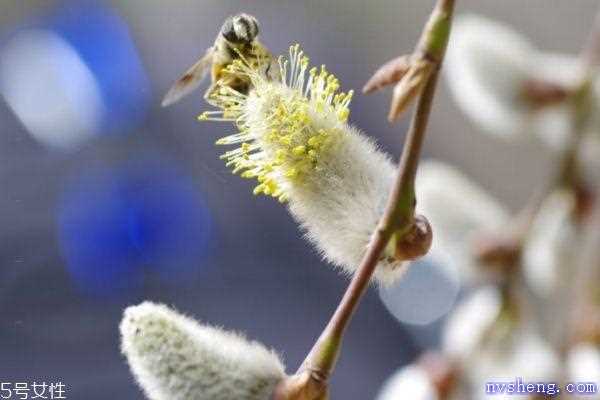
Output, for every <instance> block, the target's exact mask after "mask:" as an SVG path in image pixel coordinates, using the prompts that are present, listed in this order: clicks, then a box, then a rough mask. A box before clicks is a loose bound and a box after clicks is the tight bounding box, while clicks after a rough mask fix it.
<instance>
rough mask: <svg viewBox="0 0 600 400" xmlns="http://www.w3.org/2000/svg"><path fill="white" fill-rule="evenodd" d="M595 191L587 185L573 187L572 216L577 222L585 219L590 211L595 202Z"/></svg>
mask: <svg viewBox="0 0 600 400" xmlns="http://www.w3.org/2000/svg"><path fill="white" fill-rule="evenodd" d="M595 197H596V196H595V193H593V191H592V190H590V189H589V188H587V187H584V186H581V185H579V186H577V187H576V188H575V209H574V210H573V212H574V216H575V218H576V219H577V221H578V222H583V221H585V220H586V219H587V218H588V217H589V216H590V215H591V213H592V210H593V208H594V204H595V200H596V199H595Z"/></svg>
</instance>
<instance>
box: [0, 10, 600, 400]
mask: <svg viewBox="0 0 600 400" xmlns="http://www.w3.org/2000/svg"><path fill="white" fill-rule="evenodd" d="M58 4H59V3H58V2H55V1H45V0H44V1H42V0H40V1H30V0H18V1H16V0H13V1H11V0H4V1H2V2H1V3H0V34H7V33H8V32H10V31H11V29H13V27H14V26H16V25H18V24H19V23H20V21H22V20H24V19H26V18H30V17H31V16H32V15H36V14H43V13H44V12H46V11H48V10H50V9H52V8H53V7H56V6H57V5H58ZM112 4H113V6H114V7H115V8H116V10H117V11H118V12H120V13H121V15H122V16H123V17H124V19H125V20H126V22H127V23H128V25H129V29H130V31H131V34H132V35H133V37H134V40H135V42H136V44H137V46H138V49H139V51H140V53H141V56H142V59H143V62H144V64H145V67H146V69H147V72H148V75H149V77H150V81H151V84H152V91H153V95H154V97H153V99H154V104H153V105H152V109H151V112H150V114H149V117H148V118H147V119H146V120H145V121H144V125H143V126H142V127H140V128H138V129H137V132H136V134H135V135H133V136H128V137H125V138H123V139H119V140H116V141H115V140H111V141H108V140H103V139H99V140H97V141H94V142H92V143H91V144H88V145H86V146H85V147H84V148H83V149H81V150H80V151H78V152H76V153H74V154H69V155H64V154H57V153H54V152H49V151H47V150H45V149H44V148H43V147H41V146H40V145H38V144H37V143H36V142H34V141H33V140H32V139H30V137H29V136H28V135H27V133H26V131H25V130H24V128H23V127H22V126H21V125H20V124H19V122H18V120H16V119H15V117H14V115H13V114H12V113H11V112H10V110H9V109H8V108H7V107H6V105H5V104H4V103H1V102H0V133H1V134H0V182H1V187H2V190H1V191H0V381H8V382H14V381H32V380H47V381H52V380H61V381H63V382H64V383H66V384H67V386H68V391H67V395H68V398H70V399H86V400H95V399H107V398H110V399H141V398H142V395H141V393H140V391H139V390H138V389H137V388H136V386H135V385H134V383H133V381H132V378H131V376H130V374H129V372H128V369H127V367H126V365H125V363H124V361H123V360H122V358H121V356H120V354H119V350H118V331H117V325H118V322H119V319H120V315H121V311H122V309H123V308H124V307H125V306H126V305H128V304H134V303H136V302H139V301H141V300H144V299H152V300H154V301H161V302H165V303H169V304H173V305H175V306H176V307H177V308H179V309H180V310H183V311H185V312H187V313H190V314H193V315H195V316H196V317H198V318H200V319H202V320H204V321H210V322H211V323H215V324H219V325H223V326H225V327H228V328H231V329H236V330H241V331H244V332H246V333H247V334H248V335H249V336H250V337H252V338H256V339H258V340H260V341H262V342H263V343H266V344H268V345H270V346H272V347H274V348H275V349H277V350H278V351H280V352H281V353H282V355H283V357H284V358H285V361H286V364H287V365H288V368H289V370H290V371H293V370H294V369H295V368H296V367H297V366H298V364H299V363H300V362H301V361H302V359H303V357H304V355H305V353H306V352H307V351H308V350H309V348H310V346H311V344H312V342H313V340H314V339H315V338H316V336H317V335H318V334H319V332H320V329H321V328H322V327H323V325H324V324H325V322H326V320H327V318H328V317H329V315H330V313H331V312H332V310H333V309H334V307H335V305H336V303H337V301H338V299H339V298H340V296H341V294H342V293H343V290H344V287H345V285H346V284H347V281H346V279H345V278H342V277H340V276H339V275H338V274H336V273H335V272H334V271H333V270H332V269H331V268H330V267H328V266H327V265H325V263H324V262H322V261H321V260H319V258H318V256H317V255H316V254H315V253H314V252H313V251H312V250H311V249H310V248H309V246H308V245H307V244H306V243H305V242H304V241H303V240H301V234H300V232H299V231H298V229H297V227H296V225H295V224H294V223H293V222H292V221H291V218H290V217H289V215H288V214H287V213H286V211H285V209H284V208H283V207H281V206H280V205H279V204H278V203H276V202H274V201H272V200H270V199H267V198H254V197H253V196H251V195H250V193H249V185H248V183H247V182H245V181H242V180H241V179H239V178H237V177H233V176H231V175H230V173H229V172H228V171H227V169H226V168H225V167H224V165H223V163H222V162H221V161H220V160H219V159H218V151H217V150H215V148H214V146H213V143H214V140H215V138H216V137H218V136H219V134H220V133H222V131H221V130H220V129H221V127H218V126H214V125H207V124H199V123H197V122H196V120H195V116H196V115H197V114H198V112H199V111H200V110H201V109H203V108H204V105H203V103H202V101H201V96H200V94H197V95H194V96H192V97H191V98H189V99H186V100H185V101H184V102H182V103H181V104H178V105H177V106H175V107H172V108H169V109H166V110H165V109H161V108H159V106H158V103H159V99H160V95H161V94H162V93H163V92H164V91H165V90H166V89H167V88H168V86H169V85H170V83H171V81H172V80H173V79H174V78H175V77H176V76H177V75H178V74H179V73H181V72H182V70H183V69H184V68H185V67H186V66H187V65H189V64H191V62H193V61H194V60H195V58H196V57H197V56H199V55H200V54H201V53H202V52H203V50H204V48H206V47H207V46H208V45H210V44H211V42H212V40H213V38H214V36H215V32H216V30H217V29H218V27H219V25H220V21H222V20H223V19H224V17H225V16H227V15H229V14H232V13H236V12H239V11H246V12H249V13H252V14H254V15H256V16H257V17H258V18H259V20H260V21H261V22H262V32H263V33H262V39H263V41H264V42H265V43H266V44H267V45H268V46H269V47H270V48H271V49H272V50H273V51H274V52H275V53H281V52H283V51H285V49H286V48H287V46H288V45H289V44H290V43H293V42H299V43H301V44H302V45H303V47H304V48H305V50H306V51H307V52H308V54H309V55H310V56H311V59H312V60H314V62H315V63H319V64H320V63H324V64H327V65H328V67H329V69H330V70H332V71H334V72H335V73H336V75H337V76H338V77H339V78H340V80H341V82H342V84H343V87H345V88H360V87H361V86H362V84H363V83H364V82H365V80H366V79H367V78H368V77H369V74H370V72H372V71H373V70H374V69H375V68H376V67H377V66H378V64H380V63H381V62H383V61H386V60H387V59H389V58H391V57H393V56H395V55H397V54H400V53H405V52H409V51H410V50H411V48H412V46H413V45H414V43H415V40H416V39H417V38H418V35H419V32H420V27H421V25H422V23H423V22H424V20H425V18H426V16H427V14H428V12H429V11H430V9H431V7H432V5H433V1H418V0H394V1H391V0H389V1H388V0H371V1H358V0H338V1H317V0H315V1H292V0H287V1H274V0H273V1H266V0H265V1H252V2H249V1H223V0H219V1H217V0H214V1H207V0H203V1H200V0H176V1H160V0H128V1H114V2H112ZM596 6H597V2H596V1H591V0H570V1H566V0H562V1H559V0H527V1H517V0H503V1H496V0H487V1H476V0H470V1H466V0H465V1H460V0H459V1H458V12H465V11H470V12H477V13H482V14H484V15H487V16H491V17H494V18H496V19H498V20H501V21H505V22H507V23H509V24H511V25H513V26H516V27H518V29H519V30H520V31H521V32H523V33H525V34H526V35H528V36H529V37H530V38H531V39H532V41H533V42H534V43H537V44H538V45H539V46H540V47H542V48H545V49H547V50H552V51H560V52H570V53H576V52H578V51H579V49H580V48H581V46H582V43H583V39H584V38H585V37H586V36H587V32H588V30H589V27H590V25H591V22H592V19H593V16H594V14H595V7H596ZM389 96H390V93H389V92H385V93H383V94H376V95H372V96H369V97H364V96H361V95H358V96H356V98H355V100H354V101H353V104H352V114H351V120H352V122H353V123H355V124H356V125H358V126H359V127H361V128H363V129H365V130H366V131H367V132H368V133H369V134H370V135H372V136H374V137H375V138H376V139H377V140H378V142H379V143H380V144H381V145H382V147H383V148H384V149H385V150H387V151H389V152H390V153H391V154H394V155H397V154H399V151H400V148H401V143H402V137H403V133H404V132H405V130H406V121H405V120H403V121H402V122H401V123H400V124H399V125H395V126H389V125H388V124H387V123H386V122H385V115H386V112H387V105H388V101H389ZM157 147H159V148H161V149H162V151H163V152H164V153H165V154H167V155H169V157H170V158H171V159H177V160H178V161H179V162H180V163H181V165H183V166H184V167H185V169H186V171H187V173H188V174H190V175H191V176H192V177H193V179H194V181H195V182H196V184H197V185H198V187H200V188H201V189H202V192H203V193H204V196H205V199H206V202H207V206H208V208H209V209H210V211H211V213H212V214H213V218H214V227H213V232H212V235H213V238H212V240H211V245H210V254H209V255H208V256H207V257H206V258H205V259H204V260H202V263H206V264H210V268H205V269H204V272H203V273H202V274H198V276H197V277H196V278H195V279H192V280H190V281H189V282H187V284H185V285H181V286H173V285H163V284H162V283H161V281H160V280H158V279H156V278H153V277H149V278H148V279H147V281H146V282H145V284H144V287H143V290H141V291H139V292H136V293H134V294H131V295H130V296H125V298H103V299H98V298H94V297H89V296H85V295H83V294H81V293H80V292H78V291H77V290H75V289H74V288H73V284H72V282H71V280H70V277H69V275H68V274H67V272H66V271H65V268H64V260H63V258H62V255H61V253H60V251H59V249H58V246H57V237H56V228H55V207H56V204H55V203H56V199H57V195H58V193H59V192H60V191H61V189H62V188H63V186H64V184H65V179H66V176H68V174H69V173H70V172H71V171H73V170H77V169H79V168H82V167H84V166H85V165H88V164H89V163H92V162H94V160H98V159H103V160H106V159H126V158H131V157H135V155H136V154H137V153H138V152H139V151H140V149H145V148H157ZM425 152H426V156H427V157H436V158H440V159H443V160H446V161H448V162H451V163H454V164H456V165H459V166H460V167H462V168H463V169H464V170H465V171H467V172H468V173H469V174H470V175H471V176H472V177H474V178H475V179H476V180H477V181H478V182H480V183H481V184H482V185H483V186H484V187H486V188H488V189H489V190H491V191H492V192H493V193H495V194H496V195H497V196H498V197H499V198H500V199H501V200H503V201H504V202H505V203H507V204H508V205H509V206H510V207H512V208H517V207H518V206H519V205H520V204H521V203H522V202H523V201H524V200H525V199H526V198H527V197H528V196H529V192H530V190H529V188H530V186H531V182H533V181H537V180H539V179H541V178H543V177H544V176H545V174H546V173H547V171H548V167H549V159H548V155H547V154H545V153H544V151H543V150H542V149H541V148H540V147H538V146H537V145H536V144H534V143H520V144H507V143H501V142H498V141H497V140H494V139H493V138H490V137H487V136H484V135H481V134H480V133H478V132H477V130H476V129H475V128H474V127H473V126H472V124H471V123H470V121H468V120H467V119H466V118H465V117H464V116H463V115H461V113H460V111H459V110H458V109H457V108H456V106H455V105H454V104H453V103H452V100H451V98H450V97H449V95H448V93H447V90H446V87H445V85H444V84H442V85H441V88H440V95H439V97H438V98H437V100H436V105H435V108H434V113H433V118H432V121H431V129H430V132H429V135H428V138H427V142H426V147H425ZM437 328H438V326H437V325H434V326H430V327H423V328H414V327H406V326H401V325H400V324H398V323H397V322H396V321H395V320H394V319H393V317H391V316H390V315H389V314H388V313H387V311H386V310H385V308H384V307H383V306H382V304H381V302H380V300H379V298H378V296H377V294H376V292H375V291H373V290H372V291H370V292H369V294H368V295H367V296H366V298H365V300H364V302H363V304H362V306H361V308H360V310H359V311H358V313H357V314H356V318H355V320H354V321H353V324H352V326H351V329H350V330H349V332H348V336H347V341H346V343H345V346H344V351H343V354H342V357H341V359H340V362H339V367H338V369H337V371H336V373H335V375H334V377H333V380H332V398H334V399H371V398H373V397H374V396H375V394H376V393H377V390H378V388H379V386H380V384H381V383H382V382H383V380H384V379H385V378H387V377H388V376H389V375H390V374H391V373H392V372H393V371H394V370H395V369H396V368H398V367H399V366H401V365H402V364H404V363H406V362H407V361H409V360H410V359H411V358H412V357H414V356H415V354H417V352H418V351H419V349H420V348H421V346H422V345H424V344H427V343H428V342H429V341H430V340H431V341H433V340H434V339H433V338H434V337H435V332H436V329H437ZM415 336H419V337H425V338H426V339H421V340H419V341H417V340H415V339H414V337H415Z"/></svg>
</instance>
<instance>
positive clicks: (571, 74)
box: [445, 15, 583, 148]
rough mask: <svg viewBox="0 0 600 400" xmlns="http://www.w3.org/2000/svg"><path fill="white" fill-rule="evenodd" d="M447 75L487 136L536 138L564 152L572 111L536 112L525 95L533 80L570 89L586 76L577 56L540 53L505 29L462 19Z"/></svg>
mask: <svg viewBox="0 0 600 400" xmlns="http://www.w3.org/2000/svg"><path fill="white" fill-rule="evenodd" d="M445 71H446V75H447V78H448V79H447V81H448V85H449V86H450V89H451V91H452V93H453V95H454V98H455V99H456V102H457V103H458V104H459V106H460V107H461V108H462V110H463V112H464V113H465V114H467V115H468V116H469V117H470V118H471V119H472V120H473V121H475V122H476V123H477V124H478V125H480V126H481V127H482V128H484V129H485V130H486V131H488V132H491V133H494V134H497V135H499V136H501V137H513V136H516V135H523V134H535V135H537V136H538V137H539V138H540V139H542V140H543V141H544V142H546V143H547V144H548V145H550V146H551V147H553V148H563V147H564V145H565V143H566V141H567V140H568V138H569V134H570V128H569V126H570V125H569V124H570V122H571V116H570V113H571V110H570V108H569V106H568V105H567V104H564V103H559V104H556V105H548V106H546V107H543V108H542V109H536V108H535V107H532V106H531V104H528V102H527V100H526V98H525V96H524V93H525V92H524V90H525V87H526V84H527V83H528V82H531V81H532V80H536V81H542V82H548V83H551V84H554V85H559V86H562V87H564V88H566V89H572V88H573V87H575V86H576V85H577V83H578V80H579V79H580V78H581V77H582V71H583V66H582V64H581V62H580V60H579V58H578V57H576V56H571V55H563V54H554V53H543V52H540V51H538V50H537V49H536V48H535V47H534V46H533V45H532V44H531V43H530V42H529V41H528V40H527V38H525V37H523V36H522V35H520V34H519V33H518V32H515V31H514V30H512V29H511V28H510V27H508V26H506V25H504V24H501V23H499V22H496V21H493V20H490V19H487V18H484V17H481V16H478V15H462V16H459V17H458V18H456V20H455V23H454V28H453V33H452V38H451V45H450V46H449V48H448V55H447V61H446V68H445Z"/></svg>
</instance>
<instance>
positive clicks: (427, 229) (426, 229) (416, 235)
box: [394, 215, 433, 260]
mask: <svg viewBox="0 0 600 400" xmlns="http://www.w3.org/2000/svg"><path fill="white" fill-rule="evenodd" d="M432 239H433V232H432V230H431V225H430V224H429V221H427V218H425V217H424V216H422V215H416V216H415V218H414V222H413V225H412V226H411V228H410V230H409V231H408V232H406V233H405V234H404V235H402V237H400V238H399V239H397V240H396V247H395V254H394V257H395V259H396V260H416V259H417V258H420V257H423V256H424V255H425V254H427V252H429V249H430V248H431V241H432Z"/></svg>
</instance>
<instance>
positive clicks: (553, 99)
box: [521, 78, 570, 108]
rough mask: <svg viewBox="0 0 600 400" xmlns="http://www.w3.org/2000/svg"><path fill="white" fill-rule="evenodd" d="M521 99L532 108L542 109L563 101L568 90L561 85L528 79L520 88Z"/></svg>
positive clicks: (567, 94)
mask: <svg viewBox="0 0 600 400" xmlns="http://www.w3.org/2000/svg"><path fill="white" fill-rule="evenodd" d="M521 93H522V96H523V99H525V101H526V102H527V103H528V104H529V105H530V106H531V107H533V108H543V107H546V106H551V105H555V104H558V103H560V102H562V101H564V100H565V99H566V98H567V97H568V96H569V94H570V93H569V90H568V89H567V88H565V87H564V86H562V85H558V84H556V83H554V82H548V81H545V80H540V79H535V78H534V79H529V80H527V81H525V83H524V84H523V86H522V87H521Z"/></svg>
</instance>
